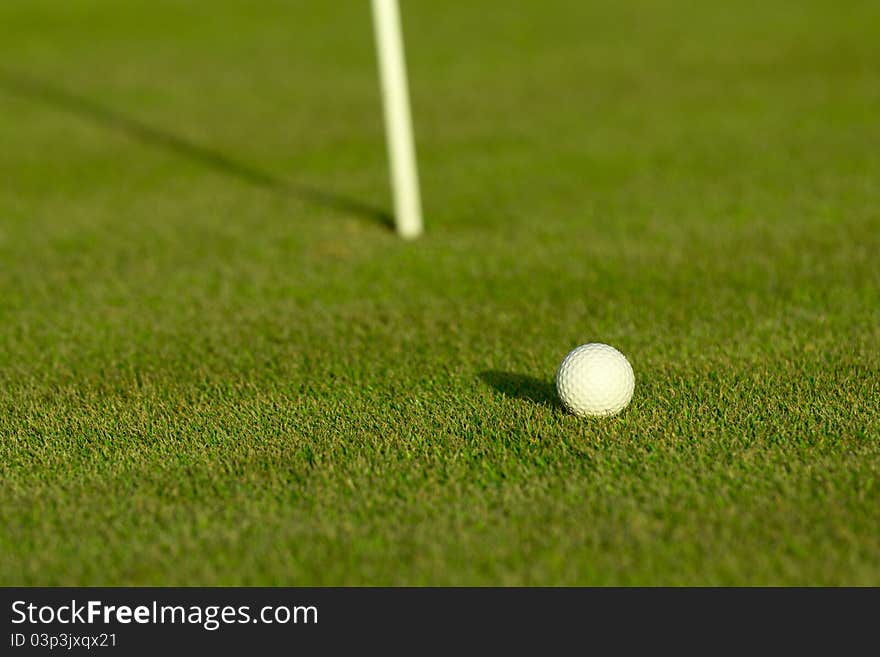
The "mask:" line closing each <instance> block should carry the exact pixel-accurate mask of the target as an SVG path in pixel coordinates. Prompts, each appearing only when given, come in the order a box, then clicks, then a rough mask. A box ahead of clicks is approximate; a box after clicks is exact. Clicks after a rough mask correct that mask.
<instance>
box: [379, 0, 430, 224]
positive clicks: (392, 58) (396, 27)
mask: <svg viewBox="0 0 880 657" xmlns="http://www.w3.org/2000/svg"><path fill="white" fill-rule="evenodd" d="M372 2H373V26H374V28H375V30H376V50H377V51H378V54H379V77H380V78H381V81H382V101H383V105H384V107H385V133H386V139H387V141H388V159H389V161H390V162H389V163H390V166H391V184H392V191H393V194H394V219H395V224H396V226H397V232H398V234H399V235H400V236H401V237H403V238H406V239H412V238H414V237H418V236H419V235H421V234H422V207H421V206H422V203H421V199H420V198H419V176H418V172H417V170H416V149H415V145H414V144H413V130H412V116H411V115H410V108H409V90H408V88H407V84H406V64H405V60H404V55H403V35H402V34H401V29H400V10H399V7H398V4H397V0H372Z"/></svg>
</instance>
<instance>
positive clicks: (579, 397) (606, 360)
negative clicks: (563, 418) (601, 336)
mask: <svg viewBox="0 0 880 657" xmlns="http://www.w3.org/2000/svg"><path fill="white" fill-rule="evenodd" d="M635 384H636V379H635V376H634V375H633V370H632V366H631V365H630V364H629V361H628V360H627V359H626V356H624V355H623V354H622V353H620V352H619V351H617V349H615V348H614V347H609V346H608V345H607V344H601V343H599V342H591V343H590V344H585V345H581V346H580V347H577V348H575V349H573V350H572V351H570V352H569V353H568V355H567V356H566V357H565V358H564V359H563V361H562V365H560V366H559V371H558V372H557V373H556V391H557V392H558V393H559V398H560V399H561V400H562V403H563V404H565V407H566V408H567V409H568V410H569V411H571V412H572V413H574V414H575V415H580V416H600V415H605V416H608V415H616V414H618V413H620V411H622V410H623V409H624V408H626V405H627V404H629V402H630V400H631V399H632V396H633V388H634V387H635Z"/></svg>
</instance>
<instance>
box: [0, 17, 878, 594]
mask: <svg viewBox="0 0 880 657" xmlns="http://www.w3.org/2000/svg"><path fill="white" fill-rule="evenodd" d="M612 5H613V6H612ZM844 5H845V6H844ZM844 5H841V4H840V3H837V2H805V3H799V4H797V5H796V6H795V5H792V4H791V3H784V2H767V1H761V2H757V1H747V2H741V3H736V4H735V6H730V7H724V8H722V7H720V6H714V5H713V6H704V5H701V4H695V3H692V2H683V1H672V0H671V1H669V2H660V3H657V2H627V3H617V4H614V3H586V2H585V3H572V2H566V1H563V0H558V1H552V2H533V3H510V2H506V1H502V0H493V1H492V2H481V3H479V4H478V5H473V6H470V5H467V6H465V5H458V4H455V5H453V4H451V3H444V2H437V1H428V0H420V1H416V2H406V3H405V4H404V6H403V18H404V26H405V36H406V41H407V46H408V53H407V54H408V57H409V69H410V85H411V91H412V95H413V112H414V117H415V126H416V136H417V142H418V149H419V157H420V166H421V177H422V184H423V190H422V191H423V197H424V206H425V220H426V230H427V233H426V235H425V237H424V238H423V239H421V240H419V241H416V242H412V243H406V242H403V241H401V240H400V239H398V238H397V237H396V236H395V235H394V233H393V231H392V230H391V229H390V227H389V221H390V220H389V216H388V212H389V209H390V207H391V204H390V197H389V191H388V174H387V167H386V160H385V152H384V137H383V126H382V115H381V105H380V98H379V90H378V83H377V75H376V65H375V57H374V50H373V43H372V27H371V25H370V14H369V5H368V3H359V2H358V3H356V2H346V3H338V2H334V3H325V2H317V1H315V2H311V1H310V2H299V3H288V2H282V1H280V0H278V1H273V2H262V3H258V6H257V5H253V4H252V3H246V2H239V1H232V0H222V1H221V0H218V1H217V2H213V3H211V5H210V7H205V6H201V4H200V3H191V4H186V5H182V4H181V3H178V2H174V1H172V0H162V1H157V0H150V1H149V2H146V1H141V0H138V1H131V2H126V3H118V2H115V1H112V0H67V1H65V2H61V1H60V0H54V1H50V0H27V1H24V0H20V1H19V0H16V1H7V2H4V3H2V5H0V62H2V66H0V145H2V146H0V554H2V558H0V584H4V585H16V584H44V585H49V584H51V585H55V584H92V585H128V584H137V585H157V584H162V585H231V584H243V585H341V584H344V585H364V584H378V585H410V584H412V585H416V584H431V585H488V584H498V585H536V584H551V585H556V584H563V585H569V584H599V585H605V584H647V585H679V584H682V585H694V584H783V585H789V584H792V585H793V584H798V585H810V584H855V585H880V532H878V526H880V412H878V406H880V259H878V253H880V210H878V208H880V148H878V144H880V121H878V116H880V68H878V66H877V62H878V61H880V6H878V5H877V3H874V2H846V3H844ZM590 341H598V342H605V343H608V344H611V345H614V346H615V347H617V348H618V349H620V350H621V351H622V352H623V353H625V354H626V355H627V357H628V358H629V359H630V361H631V362H632V365H633V368H634V370H635V375H636V389H635V396H634V398H633V401H632V403H631V404H630V406H629V407H628V408H627V409H626V410H625V411H624V412H623V414H622V415H620V416H619V417H616V418H611V419H604V420H585V419H578V418H575V417H572V416H570V415H567V414H566V413H565V412H563V410H562V409H561V408H560V406H559V404H558V403H557V401H556V398H555V391H554V388H553V385H552V381H553V376H554V373H555V370H556V367H557V365H558V364H559V362H560V361H561V359H562V357H563V356H564V355H565V354H566V353H567V352H568V351H569V350H570V349H571V348H572V347H574V346H576V345H577V344H581V343H585V342H590Z"/></svg>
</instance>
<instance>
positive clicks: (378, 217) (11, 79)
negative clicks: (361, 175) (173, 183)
mask: <svg viewBox="0 0 880 657" xmlns="http://www.w3.org/2000/svg"><path fill="white" fill-rule="evenodd" d="M0 90H3V91H5V92H6V93H8V94H11V95H15V96H18V97H20V98H25V99H28V100H31V101H34V102H39V103H42V104H43V105H46V106H48V107H52V108H54V109H56V110H60V111H64V112H67V113H68V114H71V115H74V116H77V117H79V118H82V119H85V120H88V121H91V122H92V123H94V124H97V125H100V126H103V127H106V128H108V129H110V130H115V131H117V132H119V133H122V134H125V135H127V136H128V137H130V138H132V139H136V140H138V141H140V142H142V143H144V144H147V145H149V146H154V147H157V148H162V149H164V150H166V151H168V152H171V153H174V154H175V155H177V156H180V157H185V158H187V159H189V160H191V161H194V162H198V163H199V164H201V165H203V166H205V167H208V168H210V169H212V170H213V171H216V172H218V173H221V174H223V175H226V176H229V177H231V178H235V179H237V180H240V181H242V182H245V183H247V184H249V185H251V186H255V187H260V188H263V189H266V190H269V191H272V192H274V193H279V194H287V195H290V196H293V197H296V198H298V199H300V200H302V201H305V202H308V203H313V204H316V205H321V206H323V207H325V208H329V209H331V210H337V211H340V212H344V213H348V214H352V215H357V216H360V217H363V218H366V219H370V220H372V221H375V222H377V223H379V224H381V225H382V226H384V227H385V228H388V229H393V228H394V219H393V217H392V216H391V214H390V213H389V212H387V211H385V210H382V209H381V208H377V207H374V206H371V205H369V204H367V203H364V202H362V201H359V200H357V199H353V198H349V197H347V196H343V195H340V194H336V193H334V192H329V191H325V190H322V189H318V188H315V187H311V186H308V185H301V184H296V183H290V182H287V181H285V180H282V179H281V178H278V177H276V176H273V175H271V174H269V173H266V172H265V171H261V170H259V169H257V168H254V167H252V166H250V165H248V164H245V163H242V162H239V161H237V160H235V159H233V158H231V157H229V156H228V155H225V154H224V153H221V152H219V151H216V150H213V149H211V148H208V147H205V146H202V145H200V144H196V143H195V142H192V141H190V140H188V139H186V138H184V137H181V136H179V135H175V134H174V133H171V132H169V131H167V130H164V129H162V128H158V127H156V126H152V125H149V124H147V123H144V122H143V121H140V120H138V119H134V118H131V117H129V116H126V115H124V114H122V113H120V112H118V111H116V110H113V109H110V108H108V107H105V106H103V105H101V104H99V103H97V102H95V101H93V100H90V99H88V98H84V97H81V96H77V95H75V94H72V93H70V92H68V91H66V90H64V89H61V88H59V87H55V86H52V85H49V84H46V83H44V82H41V81H39V80H36V79H33V78H30V77H26V76H23V75H20V74H13V73H9V72H4V71H0Z"/></svg>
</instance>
